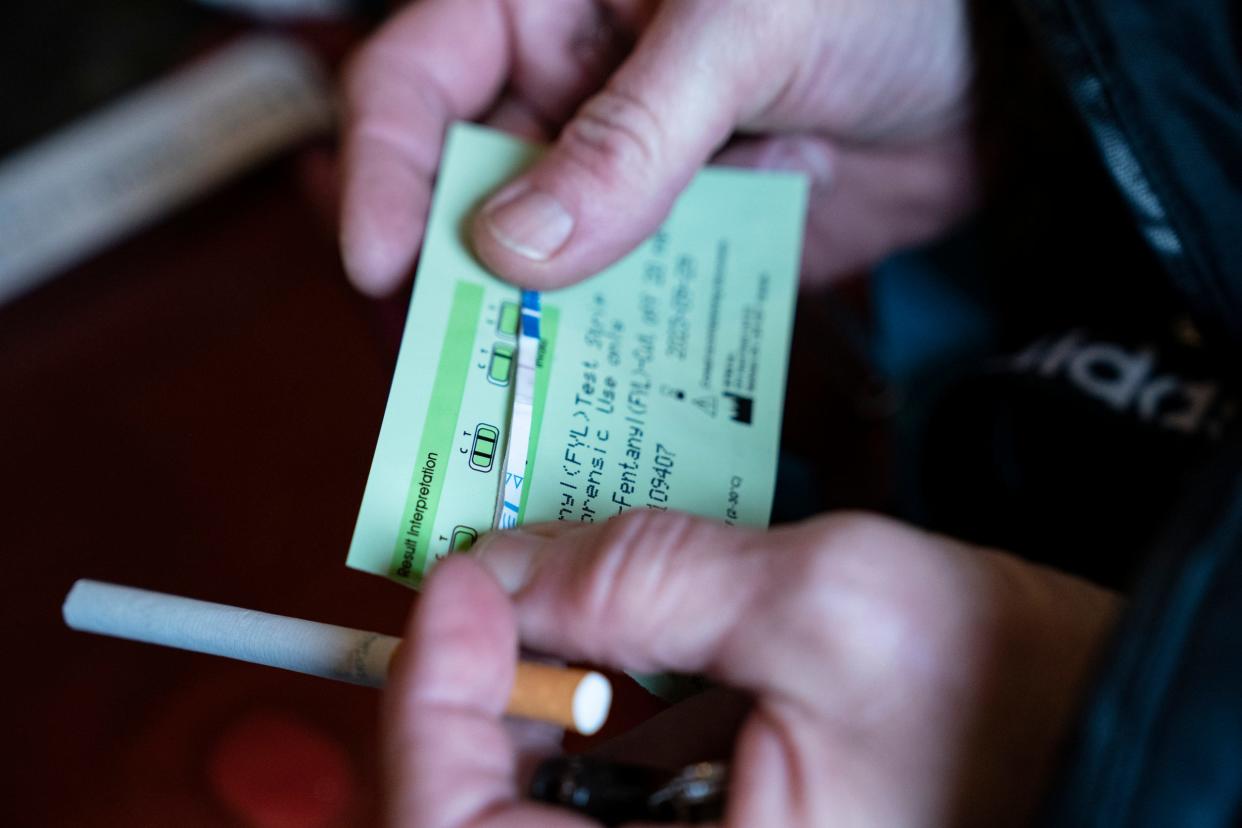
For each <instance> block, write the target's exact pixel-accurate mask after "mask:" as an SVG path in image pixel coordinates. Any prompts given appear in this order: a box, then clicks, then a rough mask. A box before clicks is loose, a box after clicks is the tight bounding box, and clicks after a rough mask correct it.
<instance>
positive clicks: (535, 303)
mask: <svg viewBox="0 0 1242 828" xmlns="http://www.w3.org/2000/svg"><path fill="white" fill-rule="evenodd" d="M542 315H543V314H542V311H541V309H540V300H539V293H538V291H534V290H524V291H522V315H521V320H520V323H519V325H518V354H517V356H518V364H517V373H516V376H515V378H514V382H513V409H512V411H511V412H510V414H509V439H508V442H507V444H506V447H505V464H504V471H503V473H502V476H501V482H500V492H499V495H498V496H497V499H496V500H497V503H496V518H495V520H494V522H493V525H494V528H496V529H512V528H513V527H515V526H517V525H518V518H519V517H520V514H521V508H522V484H523V483H525V482H526V460H527V457H528V455H529V454H530V425H531V418H532V415H533V414H534V403H535V362H536V360H537V359H538V356H539V320H540V319H541V318H542Z"/></svg>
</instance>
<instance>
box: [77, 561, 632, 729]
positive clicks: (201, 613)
mask: <svg viewBox="0 0 1242 828" xmlns="http://www.w3.org/2000/svg"><path fill="white" fill-rule="evenodd" d="M61 612H62V614H63V616H64V619H65V624H66V625H68V626H69V627H70V628H72V629H75V630H80V631H82V632H91V633H97V634H99V635H110V636H115V637H117V638H128V639H130V640H132V641H143V642H146V643H148V644H161V645H163V646H165V647H176V648H178V649H182V650H191V651H193V652H197V653H207V654H209V655H216V656H223V657H225V658H233V659H237V660H238V661H248V662H250V663H252V664H263V665H266V666H268V667H279V668H281V669H283V670H292V671H294V672H298V673H306V674H308V675H312V676H319V677H321V678H330V679H336V680H337V681H347V682H350V683H352V684H361V685H364V686H367V687H382V686H383V685H384V683H385V682H386V681H387V679H388V668H389V665H390V663H391V662H392V659H393V655H394V653H396V650H397V647H398V646H400V644H401V639H399V638H396V637H394V636H391V635H383V634H381V633H375V632H367V631H366V630H355V629H350V628H349V627H339V626H337V625H335V624H321V623H319V622H317V621H305V620H302V619H300V618H289V617H287V616H284V615H273V614H272V613H268V612H259V611H257V610H249V609H242V608H241V607H231V606H228V605H226V604H216V603H213V602H211V601H198V600H195V599H193V598H183V597H181V596H179V595H167V594H165V593H162V592H151V591H149V590H145V589H135V588H134V587H127V586H119V585H117V584H109V583H104V582H102V581H90V580H85V579H84V580H80V581H77V582H76V583H74V585H73V588H72V589H70V590H69V594H68V595H66V596H65V603H64V606H63V607H62V609H61ZM611 705H612V684H611V683H609V681H608V679H607V678H606V677H605V676H603V675H602V674H600V673H597V672H594V671H592V670H580V669H577V668H570V667H558V666H554V665H550V664H539V663H535V662H528V661H522V662H518V665H517V670H516V672H515V674H514V681H513V690H512V692H511V693H510V695H509V703H508V706H507V708H506V710H505V712H506V713H507V714H509V715H511V716H520V717H523V718H527V719H536V720H539V721H544V722H550V723H552V724H557V725H560V726H561V727H566V728H572V729H573V730H576V731H577V732H578V733H581V734H583V735H585V736H590V735H591V734H593V733H595V732H596V731H598V730H599V729H600V728H601V727H602V726H603V725H604V722H605V721H606V720H607V718H608V711H609V709H610V707H611Z"/></svg>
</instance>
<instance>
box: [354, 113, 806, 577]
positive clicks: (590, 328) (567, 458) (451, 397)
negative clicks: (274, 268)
mask: <svg viewBox="0 0 1242 828" xmlns="http://www.w3.org/2000/svg"><path fill="white" fill-rule="evenodd" d="M538 153H539V150H538V148H535V147H532V146H530V145H528V144H524V143H522V142H520V141H518V140H515V139H513V138H511V137H508V136H505V135H503V134H501V133H498V132H494V131H491V130H487V129H483V128H481V127H478V126H473V125H468V124H458V125H455V126H454V127H452V129H451V130H450V132H449V135H448V140H447V144H446V147H445V151H444V158H443V164H442V166H441V169H440V174H439V179H438V181H437V184H436V191H435V196H434V199H433V203H432V208H431V216H430V219H429V221H428V225H427V234H426V239H425V241H424V244H423V250H422V255H421V257H420V259H419V264H418V273H417V276H416V278H415V282H414V295H413V298H412V300H411V302H410V311H409V316H408V318H407V320H406V327H405V334H404V338H403V339H402V343H401V351H400V355H399V357H398V360H397V369H396V375H395V376H394V377H393V383H392V391H391V393H390V395H389V398H388V407H387V409H386V411H385V412H384V422H383V425H382V427H381V429H380V435H379V442H378V445H377V446H376V449H375V459H374V461H373V462H372V465H371V474H370V477H369V478H368V480H367V485H366V490H365V492H364V494H363V498H362V507H361V510H360V511H359V514H358V524H357V527H356V528H355V530H354V537H353V542H352V544H351V545H350V549H349V559H348V564H349V566H351V567H354V568H356V569H361V570H365V571H367V572H373V573H375V574H378V575H384V576H387V577H389V578H392V579H394V580H397V581H399V582H401V583H404V584H408V585H410V586H414V587H417V586H418V585H419V584H420V582H421V580H422V577H423V576H424V574H425V573H426V572H427V570H428V568H429V567H430V566H431V565H432V564H434V563H435V561H436V560H438V559H440V558H442V557H444V556H445V555H447V554H450V553H451V552H455V551H462V550H465V549H467V548H469V547H470V545H471V544H472V543H473V542H474V541H475V540H476V539H477V538H478V536H479V535H481V534H483V533H485V532H487V531H489V530H490V528H491V526H492V521H493V516H494V514H495V510H496V502H497V500H496V498H497V492H498V487H499V486H500V483H501V479H500V475H502V474H504V458H503V456H502V455H503V447H504V446H505V444H506V440H507V433H506V432H507V428H508V422H509V412H510V408H511V405H512V394H513V388H512V384H513V380H514V368H515V365H516V362H517V325H518V315H519V301H520V292H519V290H518V289H517V288H516V287H514V286H512V285H509V284H506V283H505V282H502V281H500V280H499V279H497V278H495V277H493V276H492V275H490V274H489V273H488V272H487V271H486V270H485V269H484V268H483V266H482V265H481V264H480V263H479V262H478V261H477V260H476V259H475V258H474V256H473V255H472V253H471V252H470V249H469V247H468V244H467V241H466V239H467V228H468V227H469V221H470V218H471V215H472V213H473V211H474V210H475V208H477V206H478V205H479V204H480V203H481V201H482V200H483V199H484V198H486V196H487V195H488V194H490V193H491V192H493V191H494V190H496V189H497V188H498V187H499V186H501V185H502V184H504V183H505V182H506V181H508V180H509V179H511V178H512V177H513V176H514V175H515V174H517V173H518V172H519V171H521V170H522V169H523V168H524V167H526V166H527V165H529V164H530V163H531V162H532V161H533V160H534V159H535V158H536V157H537V156H538ZM806 196H807V189H806V184H805V182H804V180H803V179H802V178H800V177H798V176H795V175H791V174H785V173H773V172H754V171H744V170H736V169H724V168H710V169H707V170H704V171H703V172H701V173H700V174H699V175H698V176H697V177H696V178H695V179H694V181H693V182H692V183H691V184H690V186H689V187H688V188H687V189H686V191H685V192H684V193H683V194H682V195H681V197H680V198H679V199H678V201H677V203H676V205H675V206H674V208H673V210H672V212H671V213H670V214H669V217H668V219H667V220H666V221H665V223H664V225H663V226H662V227H661V229H660V230H659V231H658V232H657V233H656V234H655V235H654V236H652V237H651V238H650V239H648V240H647V241H645V242H644V243H643V244H641V245H640V246H639V247H638V248H637V249H636V250H634V251H633V252H632V253H631V254H629V255H628V256H626V257H625V258H624V259H622V260H621V261H619V262H617V263H616V264H615V265H613V266H611V267H609V268H608V269H606V270H604V271H603V272H602V273H599V274H598V275H596V276H594V277H592V278H590V279H587V280H586V281H584V282H582V283H580V284H578V285H575V286H573V287H570V288H566V289H563V290H557V291H549V292H545V293H544V294H543V295H542V314H543V316H542V320H541V326H540V343H539V350H538V359H537V368H536V380H535V391H534V408H533V419H532V425H531V436H530V450H529V460H528V463H527V467H526V473H525V475H523V476H522V479H521V480H520V485H519V486H518V490H519V491H520V492H521V504H520V521H521V522H522V523H533V522H537V521H552V520H564V521H573V522H601V521H604V520H607V519H608V518H610V517H613V516H615V515H618V514H620V513H622V512H625V511H628V510H630V509H678V510H683V511H686V512H693V513H695V514H699V515H703V516H706V517H710V518H714V519H717V520H721V521H725V522H728V523H735V524H739V525H748V526H765V525H767V522H768V518H769V515H770V513H771V508H772V496H773V488H774V484H775V479H776V458H777V448H778V444H779V438H780V425H781V411H782V407H783V405H784V395H785V373H786V364H787V360H788V353H789V339H790V333H791V327H792V319H793V306H794V298H795V294H796V289H797V277H798V265H799V261H800V245H801V240H802V230H803V217H804V214H805V209H806Z"/></svg>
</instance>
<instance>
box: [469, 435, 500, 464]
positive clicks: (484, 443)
mask: <svg viewBox="0 0 1242 828" xmlns="http://www.w3.org/2000/svg"><path fill="white" fill-rule="evenodd" d="M499 443H500V430H499V429H497V428H496V426H493V425H488V424H487V423H479V424H478V425H477V426H476V427H475V429H474V442H473V443H472V444H471V446H470V468H472V469H474V470H475V471H481V472H489V471H491V470H492V464H493V463H495V462H496V448H497V445H498V444H499Z"/></svg>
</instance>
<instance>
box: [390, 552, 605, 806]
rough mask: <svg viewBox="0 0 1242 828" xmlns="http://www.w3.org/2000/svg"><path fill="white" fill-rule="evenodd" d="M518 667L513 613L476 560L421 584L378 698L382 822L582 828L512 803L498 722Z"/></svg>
mask: <svg viewBox="0 0 1242 828" xmlns="http://www.w3.org/2000/svg"><path fill="white" fill-rule="evenodd" d="M516 662H517V626H516V622H515V620H514V617H513V608H512V605H511V604H510V603H509V600H508V598H506V597H505V595H504V593H503V592H502V591H501V589H500V586H499V585H498V584H497V583H496V581H495V580H494V579H493V578H492V576H491V575H489V574H488V573H487V572H485V571H484V570H483V568H482V567H481V566H479V565H478V564H477V563H475V562H474V561H469V560H465V559H461V558H452V559H449V560H446V561H444V562H443V563H442V564H440V565H439V566H438V567H437V568H436V571H435V572H434V573H433V574H432V575H431V577H430V578H429V579H428V582H427V587H426V589H425V590H424V592H423V595H422V597H421V598H420V599H419V603H418V608H417V609H416V611H415V613H414V616H413V619H412V620H411V622H410V626H409V629H408V630H407V635H406V639H405V643H404V644H403V645H402V648H401V651H400V655H399V656H398V658H397V661H396V663H394V665H393V670H392V675H391V678H390V681H389V687H388V690H387V691H386V697H385V707H386V709H385V717H384V718H385V721H384V728H383V734H384V741H385V753H386V758H387V761H386V763H385V764H386V769H387V776H388V779H387V783H388V784H387V786H386V787H387V791H388V798H389V802H388V814H389V819H388V824H390V825H393V826H417V828H484V826H497V828H499V826H505V828H527V827H528V826H529V828H584V826H589V825H591V824H592V823H589V822H587V821H584V820H581V819H579V818H577V817H575V816H573V815H572V814H570V813H568V812H566V811H562V810H559V809H555V808H552V807H551V806H547V805H539V804H535V803H531V802H523V801H521V800H520V799H519V798H518V789H517V781H516V772H517V756H516V751H515V746H514V743H513V740H512V738H511V735H510V733H509V731H508V730H507V729H506V727H505V724H504V721H503V719H502V716H503V713H504V709H505V704H506V702H507V700H508V697H509V692H510V689H511V687H512V685H513V674H514V669H515V665H516Z"/></svg>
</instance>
